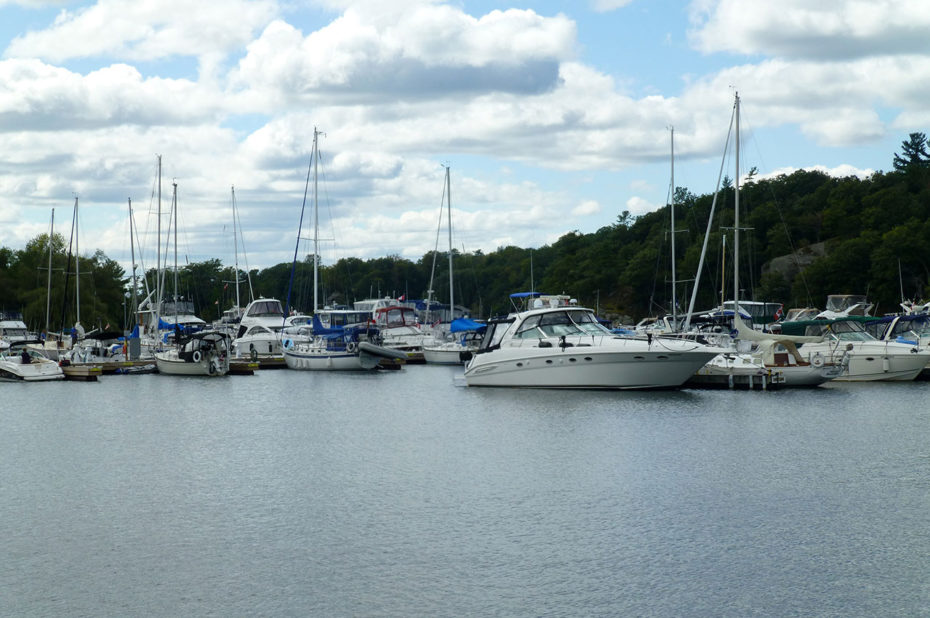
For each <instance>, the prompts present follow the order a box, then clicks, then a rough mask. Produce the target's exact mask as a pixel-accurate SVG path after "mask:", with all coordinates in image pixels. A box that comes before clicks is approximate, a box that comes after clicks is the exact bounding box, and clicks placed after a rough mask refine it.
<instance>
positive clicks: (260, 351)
mask: <svg viewBox="0 0 930 618" xmlns="http://www.w3.org/2000/svg"><path fill="white" fill-rule="evenodd" d="M284 326H285V320H284V308H283V307H282V306H281V301H279V300H278V299H276V298H257V299H255V300H253V301H252V302H250V303H249V304H248V305H247V306H246V308H245V311H243V313H242V317H241V318H240V319H239V330H238V332H237V333H236V338H235V339H234V340H233V342H232V346H233V353H234V354H235V355H236V356H249V357H250V358H258V357H261V356H265V357H269V356H278V357H279V356H281V355H282V354H283V350H282V348H281V330H282V329H283V328H284Z"/></svg>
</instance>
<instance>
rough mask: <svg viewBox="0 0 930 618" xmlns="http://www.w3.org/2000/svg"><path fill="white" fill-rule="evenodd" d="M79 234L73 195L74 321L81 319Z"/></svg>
mask: <svg viewBox="0 0 930 618" xmlns="http://www.w3.org/2000/svg"><path fill="white" fill-rule="evenodd" d="M80 238H81V235H80V234H79V233H78V198H77V196H76V195H75V196H74V305H75V308H76V311H77V317H76V318H75V321H76V322H80V321H81V244H80Z"/></svg>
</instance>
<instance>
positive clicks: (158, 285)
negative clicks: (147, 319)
mask: <svg viewBox="0 0 930 618" xmlns="http://www.w3.org/2000/svg"><path fill="white" fill-rule="evenodd" d="M155 160H156V162H157V172H156V177H157V179H158V210H157V214H156V217H155V219H156V228H155V229H156V232H155V324H154V326H153V329H154V335H155V339H156V344H157V342H159V341H160V340H161V338H160V337H159V335H158V330H159V327H160V326H161V324H160V323H161V297H162V277H163V275H162V266H161V155H155Z"/></svg>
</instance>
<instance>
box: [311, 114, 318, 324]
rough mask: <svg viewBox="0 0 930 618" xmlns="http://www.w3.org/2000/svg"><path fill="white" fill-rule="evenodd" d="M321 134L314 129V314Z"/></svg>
mask: <svg viewBox="0 0 930 618" xmlns="http://www.w3.org/2000/svg"><path fill="white" fill-rule="evenodd" d="M319 135H320V132H319V131H317V128H316V127H313V153H314V155H313V313H314V315H315V314H316V312H317V310H318V309H319V306H320V304H319V301H318V297H317V294H318V293H319V282H318V277H319V275H318V274H317V269H318V264H319V260H320V199H319V192H318V189H319V172H320V145H319V143H318V141H317V138H318V136H319Z"/></svg>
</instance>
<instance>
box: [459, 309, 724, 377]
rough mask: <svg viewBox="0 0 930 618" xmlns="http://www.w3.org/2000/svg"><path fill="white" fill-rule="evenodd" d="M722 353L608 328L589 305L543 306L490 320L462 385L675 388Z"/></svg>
mask: <svg viewBox="0 0 930 618" xmlns="http://www.w3.org/2000/svg"><path fill="white" fill-rule="evenodd" d="M722 351H723V350H721V349H719V348H714V347H710V346H707V345H704V344H701V343H697V342H693V341H687V340H678V339H665V338H659V337H646V338H629V337H620V336H617V335H614V334H613V333H611V332H610V331H609V330H608V329H607V328H606V327H604V326H603V325H602V324H601V323H600V322H598V320H597V317H596V316H595V315H594V312H593V311H592V310H591V309H586V308H583V307H578V306H549V307H543V308H538V309H531V310H529V311H523V312H520V313H516V314H512V315H510V316H508V317H507V318H505V319H499V320H491V321H490V322H489V323H488V328H487V331H486V333H485V336H484V338H483V339H482V342H481V346H480V347H479V349H478V350H476V351H475V353H474V355H473V356H472V358H471V360H470V361H469V362H468V364H467V365H466V367H465V382H466V383H467V384H468V386H517V387H534V388H590V389H648V388H674V387H678V386H681V385H682V384H683V383H684V382H685V381H686V380H687V379H688V378H689V377H691V376H692V375H693V374H694V373H695V372H696V371H698V370H699V369H700V368H701V367H703V366H704V365H705V364H706V363H707V362H709V361H710V360H711V359H712V358H714V357H715V356H717V354H719V353H721V352H722Z"/></svg>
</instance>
